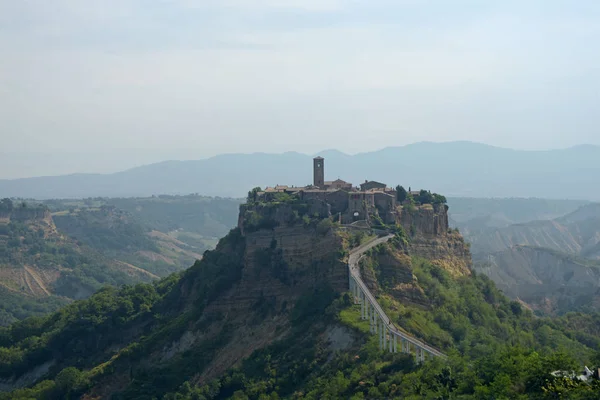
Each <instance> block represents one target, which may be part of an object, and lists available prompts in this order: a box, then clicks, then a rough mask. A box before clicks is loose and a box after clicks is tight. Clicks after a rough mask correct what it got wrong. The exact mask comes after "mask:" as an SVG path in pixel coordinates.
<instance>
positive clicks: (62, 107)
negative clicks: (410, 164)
mask: <svg viewBox="0 0 600 400" xmlns="http://www.w3.org/2000/svg"><path fill="white" fill-rule="evenodd" d="M599 20H600V2H598V1H597V0H578V1H572V0H571V1H558V0H505V1H480V0H477V1H467V0H453V1H448V0H367V1H350V0H348V1H345V0H195V1H192V0H171V1H167V0H164V1H159V0H86V1H81V0H52V1H47V0H19V1H14V0H0V139H1V143H2V147H0V158H1V159H0V178H17V177H24V176H33V175H53V174H59V173H71V172H112V171H116V170H119V169H124V168H128V167H131V166H134V165H140V164H144V163H148V162H155V161H160V160H162V159H198V158H205V157H210V156H213V155H216V154H221V153H233V152H244V153H248V152H256V151H264V152H285V151H298V152H303V153H308V154H313V153H315V152H318V151H320V150H323V149H331V148H335V149H338V150H340V151H343V152H347V153H357V152H363V151H373V150H377V149H380V148H383V147H387V146H401V145H406V144H410V143H414V142H420V141H454V140H469V141H476V142H482V143H487V144H491V145H496V146H502V147H510V148H517V149H553V148H564V147H569V146H573V145H578V144H583V143H588V144H596V145H599V144H600V130H599V128H598V127H599V125H600V124H599V122H600V113H599V112H598V104H600V102H599V100H600V99H599V97H600V24H598V21H599Z"/></svg>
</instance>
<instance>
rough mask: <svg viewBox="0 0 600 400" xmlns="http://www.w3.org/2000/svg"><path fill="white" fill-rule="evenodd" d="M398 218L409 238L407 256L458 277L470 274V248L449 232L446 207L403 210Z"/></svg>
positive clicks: (457, 235) (426, 206) (456, 235)
mask: <svg viewBox="0 0 600 400" xmlns="http://www.w3.org/2000/svg"><path fill="white" fill-rule="evenodd" d="M399 214H400V215H399V222H400V224H401V225H402V227H403V228H404V230H405V231H406V232H407V233H408V234H409V236H410V240H409V241H408V243H407V244H406V245H405V247H406V251H407V253H408V254H410V255H412V256H417V257H421V258H425V259H427V260H429V261H430V262H432V263H433V264H436V265H439V266H440V267H442V268H444V269H446V270H448V271H449V272H450V273H452V274H453V275H455V276H458V275H469V274H470V273H471V267H472V261H471V252H470V251H469V246H468V245H467V244H466V243H465V241H464V239H463V237H462V236H461V235H460V234H459V233H458V232H453V231H450V229H449V226H448V207H447V206H446V205H443V204H439V205H435V206H431V205H425V206H421V207H418V208H416V209H415V210H408V209H406V208H404V209H402V210H401V211H400V213H399Z"/></svg>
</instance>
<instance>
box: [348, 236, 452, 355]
mask: <svg viewBox="0 0 600 400" xmlns="http://www.w3.org/2000/svg"><path fill="white" fill-rule="evenodd" d="M393 237H394V235H388V236H384V237H381V238H378V239H373V240H371V241H369V242H367V243H365V244H363V245H361V246H359V247H357V248H355V249H353V250H352V251H351V252H350V255H349V257H348V270H349V274H348V275H349V277H350V292H351V293H352V297H353V299H354V303H355V304H360V317H361V319H363V320H368V321H369V324H370V332H371V333H372V334H374V335H377V336H378V337H379V347H380V348H381V349H382V350H386V351H389V352H390V353H397V352H398V351H399V349H398V346H400V351H401V352H402V353H408V354H413V353H414V355H415V358H416V360H417V363H422V362H423V361H425V360H426V359H427V358H433V357H443V358H446V355H445V354H444V353H442V352H441V351H439V350H437V349H435V348H433V347H431V346H429V345H428V344H426V343H424V342H422V341H420V340H419V339H417V338H415V337H413V336H411V335H409V334H407V333H404V332H401V331H400V330H399V329H398V328H396V326H394V324H393V323H392V321H391V320H390V318H389V317H388V316H387V315H386V313H385V312H384V311H383V309H382V308H381V306H380V305H379V303H378V302H377V300H376V299H375V296H373V294H372V293H371V291H370V290H369V288H368V287H367V285H365V283H364V282H363V280H362V278H361V276H360V270H359V268H358V263H359V261H360V259H361V258H362V257H363V255H364V253H365V252H366V251H368V250H370V249H371V248H373V247H375V246H377V245H378V244H381V243H385V242H387V241H388V240H390V239H391V238H393Z"/></svg>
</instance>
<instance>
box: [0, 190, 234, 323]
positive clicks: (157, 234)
mask: <svg viewBox="0 0 600 400" xmlns="http://www.w3.org/2000/svg"><path fill="white" fill-rule="evenodd" d="M113 200H114V203H117V204H119V205H120V206H121V207H123V208H124V209H121V208H117V207H116V206H115V205H112V204H110V203H111V202H113ZM238 205H239V201H238V200H232V199H211V198H206V197H201V196H194V195H192V196H182V197H179V196H177V197H173V196H162V197H155V198H147V199H142V198H136V199H86V200H50V201H47V202H45V203H39V202H38V203H25V202H21V203H18V204H13V202H12V201H11V200H8V199H4V200H2V203H1V207H0V208H1V209H0V300H2V301H1V304H0V325H4V324H8V323H11V322H13V321H15V320H18V319H23V318H25V317H27V316H31V315H41V314H44V313H47V312H49V311H53V310H56V309H57V308H58V307H60V306H62V305H65V304H66V303H68V302H70V301H72V300H73V299H82V298H86V297H89V296H90V295H91V294H93V293H94V292H96V291H97V290H98V289H99V288H100V287H102V286H105V285H114V286H120V285H123V284H134V283H138V282H150V281H152V280H155V279H158V278H159V277H162V276H166V275H168V274H170V273H172V272H177V271H181V270H183V269H186V268H188V267H189V266H190V265H192V264H193V263H194V262H195V261H196V260H198V259H200V258H202V254H203V253H204V252H205V251H206V250H208V249H211V248H213V247H214V246H215V244H216V242H217V241H218V238H219V237H220V236H221V235H223V234H224V233H223V232H227V231H228V230H229V229H230V228H231V227H232V226H234V225H235V223H236V218H235V217H234V216H235V213H236V211H237V208H238ZM125 209H130V210H131V212H130V211H126V210H125Z"/></svg>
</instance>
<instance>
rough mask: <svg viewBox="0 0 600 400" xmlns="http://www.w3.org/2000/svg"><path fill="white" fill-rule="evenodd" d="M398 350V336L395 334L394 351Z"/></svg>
mask: <svg viewBox="0 0 600 400" xmlns="http://www.w3.org/2000/svg"><path fill="white" fill-rule="evenodd" d="M397 352H398V336H396V335H394V353H397Z"/></svg>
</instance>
